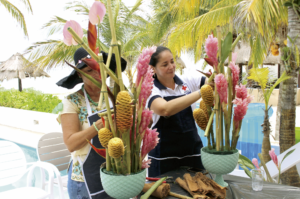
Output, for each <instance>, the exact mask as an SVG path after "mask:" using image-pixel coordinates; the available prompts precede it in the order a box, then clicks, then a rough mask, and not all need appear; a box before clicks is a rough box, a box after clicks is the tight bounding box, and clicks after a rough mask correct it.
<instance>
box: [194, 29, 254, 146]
mask: <svg viewBox="0 0 300 199" xmlns="http://www.w3.org/2000/svg"><path fill="white" fill-rule="evenodd" d="M220 32H221V31H220V27H218V28H217V33H218V38H216V37H214V36H213V35H209V36H208V38H207V39H206V42H205V50H206V55H207V57H206V58H205V60H206V62H207V63H208V64H209V65H211V66H212V67H213V68H214V73H213V74H212V75H209V80H208V81H209V82H211V81H212V80H214V90H213V88H212V87H211V86H210V85H204V86H202V87H201V94H202V99H203V100H202V101H201V103H200V108H199V109H195V110H194V118H195V120H196V123H197V124H198V126H199V127H200V128H201V129H202V130H204V131H205V136H206V137H207V139H208V148H209V149H210V150H215V151H234V150H235V149H236V145H237V142H238V138H239V132H240V129H241V126H242V120H243V118H244V116H245V115H246V113H247V108H248V104H249V103H250V102H251V100H252V96H249V95H248V94H247V89H246V87H245V86H243V85H238V82H239V72H240V70H239V67H238V66H237V65H236V64H235V60H236V57H237V54H236V53H232V50H233V49H234V48H235V46H236V44H237V42H238V41H239V40H240V39H241V37H242V34H240V35H239V36H238V37H237V38H236V40H235V41H234V42H233V36H232V31H230V32H229V33H228V34H227V36H226V37H225V39H224V40H223V41H222V40H221V33H220ZM226 59H228V63H229V64H228V65H229V66H228V67H227V71H225V70H224V62H225V60H226ZM233 104H235V105H236V106H235V107H234V111H233V110H232V109H233ZM232 114H234V116H233V130H232V137H231V143H230V127H231V120H232ZM214 116H215V124H216V129H215V131H216V133H215V135H214V131H213V128H212V122H213V118H214ZM223 123H224V124H225V125H223Z"/></svg>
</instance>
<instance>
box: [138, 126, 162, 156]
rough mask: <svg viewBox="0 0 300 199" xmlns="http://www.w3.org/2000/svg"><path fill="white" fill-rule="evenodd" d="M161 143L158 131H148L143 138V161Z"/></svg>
mask: <svg viewBox="0 0 300 199" xmlns="http://www.w3.org/2000/svg"><path fill="white" fill-rule="evenodd" d="M158 141H159V138H158V132H156V129H154V130H151V129H149V128H147V129H146V131H145V135H144V138H143V146H142V160H143V159H144V158H145V157H146V155H147V154H148V153H149V152H150V151H151V150H152V149H154V148H155V147H156V145H157V143H158Z"/></svg>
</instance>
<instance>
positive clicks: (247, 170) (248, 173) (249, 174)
mask: <svg viewBox="0 0 300 199" xmlns="http://www.w3.org/2000/svg"><path fill="white" fill-rule="evenodd" d="M240 166H241V167H242V169H244V171H245V173H246V174H247V175H248V176H249V177H250V178H252V174H251V172H250V171H249V169H248V168H247V167H246V166H244V165H240Z"/></svg>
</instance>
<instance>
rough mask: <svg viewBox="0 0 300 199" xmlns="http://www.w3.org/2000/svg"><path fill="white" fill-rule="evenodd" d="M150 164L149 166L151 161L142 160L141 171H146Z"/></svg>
mask: <svg viewBox="0 0 300 199" xmlns="http://www.w3.org/2000/svg"><path fill="white" fill-rule="evenodd" d="M150 164H151V159H148V160H143V162H142V169H147V168H149V167H150Z"/></svg>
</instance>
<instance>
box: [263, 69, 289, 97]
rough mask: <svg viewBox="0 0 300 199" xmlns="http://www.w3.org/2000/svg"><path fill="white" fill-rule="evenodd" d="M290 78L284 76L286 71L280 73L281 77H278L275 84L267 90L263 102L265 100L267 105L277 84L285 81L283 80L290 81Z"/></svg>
mask: <svg viewBox="0 0 300 199" xmlns="http://www.w3.org/2000/svg"><path fill="white" fill-rule="evenodd" d="M290 78H291V76H288V75H287V74H286V71H284V72H283V73H282V75H281V76H280V78H279V79H277V81H276V82H275V84H274V85H273V86H272V87H271V88H270V90H268V91H267V92H266V93H265V95H264V97H265V100H266V102H267V103H269V99H270V97H271V95H272V92H273V90H274V89H275V87H276V86H277V85H278V84H280V83H281V82H283V81H285V80H287V79H290Z"/></svg>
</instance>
